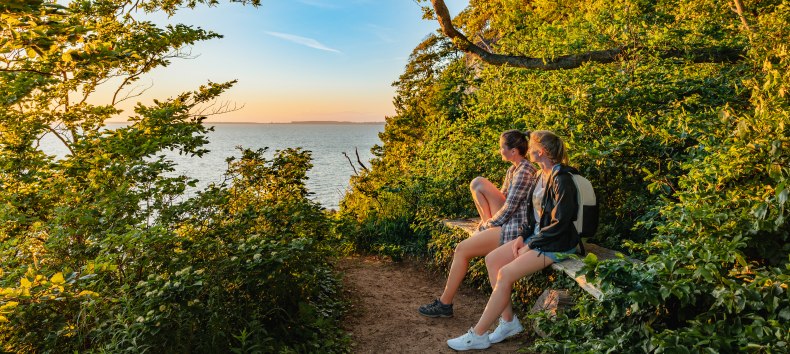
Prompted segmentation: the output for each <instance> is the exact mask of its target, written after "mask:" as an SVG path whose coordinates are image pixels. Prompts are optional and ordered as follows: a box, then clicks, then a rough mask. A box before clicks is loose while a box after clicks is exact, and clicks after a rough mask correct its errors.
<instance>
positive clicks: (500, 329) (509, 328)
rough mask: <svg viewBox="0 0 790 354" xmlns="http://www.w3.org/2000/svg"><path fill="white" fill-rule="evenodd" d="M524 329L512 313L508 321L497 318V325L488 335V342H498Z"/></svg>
mask: <svg viewBox="0 0 790 354" xmlns="http://www.w3.org/2000/svg"><path fill="white" fill-rule="evenodd" d="M523 330H524V326H522V325H521V322H519V321H518V318H516V315H513V320H512V321H510V322H508V321H505V319H504V318H502V317H500V318H499V325H498V326H496V329H495V330H494V332H492V333H491V334H489V335H488V341H489V342H490V343H492V344H493V343H499V342H501V341H503V340H505V339H507V338H510V337H512V336H515V335H516V334H519V333H520V332H521V331H523Z"/></svg>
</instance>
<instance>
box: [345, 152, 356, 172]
mask: <svg viewBox="0 0 790 354" xmlns="http://www.w3.org/2000/svg"><path fill="white" fill-rule="evenodd" d="M343 156H345V157H346V160H348V164H349V165H351V168H352V169H353V170H354V175H357V176H359V173H357V168H356V167H354V163H353V162H351V158H350V157H348V154H346V152H345V151H343Z"/></svg>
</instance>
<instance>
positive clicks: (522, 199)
mask: <svg viewBox="0 0 790 354" xmlns="http://www.w3.org/2000/svg"><path fill="white" fill-rule="evenodd" d="M535 172H537V169H536V168H535V166H533V165H532V163H530V162H529V161H527V160H526V159H525V160H523V161H521V163H520V164H518V166H510V168H509V169H508V170H507V175H506V176H505V182H504V183H502V194H504V195H505V204H504V205H502V208H501V209H499V210H498V211H497V212H496V214H494V215H492V216H491V219H489V220H488V221H487V222H486V223H485V224H483V225H482V228H481V230H485V229H488V228H492V227H497V226H500V227H502V231H501V232H500V233H499V242H500V244H504V243H505V242H508V241H511V240H513V239H515V238H516V237H518V228H519V226H521V224H522V223H524V222H526V221H527V216H528V215H527V193H529V190H530V187H532V184H533V183H534V182H535V178H534V176H535Z"/></svg>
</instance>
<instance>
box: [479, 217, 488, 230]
mask: <svg viewBox="0 0 790 354" xmlns="http://www.w3.org/2000/svg"><path fill="white" fill-rule="evenodd" d="M489 220H491V219H489ZM487 224H488V221H487V220H480V223H479V224H477V231H483V230H485V229H486V225H487Z"/></svg>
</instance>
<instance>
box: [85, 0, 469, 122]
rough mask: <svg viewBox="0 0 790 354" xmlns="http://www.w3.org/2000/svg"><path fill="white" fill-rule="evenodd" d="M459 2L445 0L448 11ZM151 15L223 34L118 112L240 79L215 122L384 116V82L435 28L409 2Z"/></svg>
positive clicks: (462, 3)
mask: <svg viewBox="0 0 790 354" xmlns="http://www.w3.org/2000/svg"><path fill="white" fill-rule="evenodd" d="M467 3H468V0H447V6H448V7H449V8H450V11H451V13H452V14H453V15H456V14H457V13H458V12H460V11H461V10H463V8H464V7H466V5H467ZM423 4H427V3H423ZM152 20H153V21H154V22H155V23H158V24H160V25H161V24H164V23H166V22H170V23H183V24H187V25H193V26H197V27H201V28H203V29H206V30H211V31H214V32H217V33H219V34H222V35H223V36H224V38H220V39H214V40H210V41H205V42H201V43H198V44H196V45H195V46H193V47H192V48H191V54H192V56H194V57H195V58H193V59H187V60H183V59H176V60H174V61H173V62H172V64H171V65H169V66H168V67H165V68H158V69H155V70H154V71H152V72H150V73H149V74H148V75H146V76H144V77H143V78H142V79H141V80H140V81H139V82H138V85H141V87H149V86H150V88H148V89H147V90H146V91H145V93H144V94H143V95H142V96H140V97H135V98H132V99H130V100H129V101H127V103H126V106H123V105H122V106H121V108H123V109H125V111H126V112H124V114H126V115H128V114H129V113H130V112H131V107H132V106H133V104H134V103H135V102H137V101H140V102H142V103H144V104H145V103H150V102H151V100H152V99H154V98H157V99H163V98H168V97H174V96H176V95H178V94H179V93H181V92H184V91H191V90H194V89H196V88H197V87H199V86H200V85H201V84H205V83H206V82H208V81H209V80H210V81H213V82H225V81H229V80H234V79H236V80H238V83H237V84H236V85H235V86H234V87H233V88H231V89H230V90H228V91H226V93H225V94H224V95H223V96H222V98H221V100H220V102H221V103H227V104H229V105H230V106H236V107H240V109H238V110H236V111H233V112H229V113H225V114H222V115H216V116H210V117H209V118H208V119H207V122H215V123H220V122H259V123H282V122H292V121H305V120H311V121H315V120H335V121H352V122H383V121H384V119H385V117H387V116H392V115H394V114H395V108H394V106H393V104H392V99H393V97H394V95H395V90H394V88H393V87H392V86H391V84H392V82H394V81H395V80H397V79H398V76H399V75H400V74H401V73H402V72H403V70H404V67H405V65H406V63H407V60H408V57H409V54H411V52H412V49H413V48H414V47H416V46H417V45H418V44H419V43H420V42H421V41H422V40H423V39H424V38H425V37H427V36H428V35H429V34H431V33H433V32H435V31H436V30H437V29H438V28H439V24H438V23H437V22H436V21H435V20H423V19H422V10H421V9H420V4H417V3H416V2H414V0H286V1H275V0H263V1H262V4H261V6H259V7H258V8H254V7H252V6H242V5H239V4H231V3H221V4H220V5H219V6H216V7H211V8H209V7H205V6H202V7H199V8H196V9H194V10H189V9H185V10H182V11H181V12H179V13H177V14H176V15H175V16H174V17H172V18H169V19H168V18H167V17H165V16H164V15H161V16H159V17H157V16H154V17H153V18H152ZM100 94H101V93H100ZM123 117H125V116H124V115H121V117H119V118H117V119H114V120H125V119H124V118H123Z"/></svg>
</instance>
